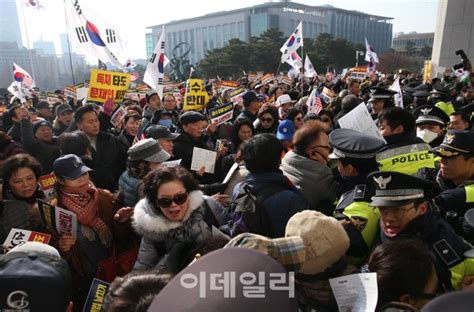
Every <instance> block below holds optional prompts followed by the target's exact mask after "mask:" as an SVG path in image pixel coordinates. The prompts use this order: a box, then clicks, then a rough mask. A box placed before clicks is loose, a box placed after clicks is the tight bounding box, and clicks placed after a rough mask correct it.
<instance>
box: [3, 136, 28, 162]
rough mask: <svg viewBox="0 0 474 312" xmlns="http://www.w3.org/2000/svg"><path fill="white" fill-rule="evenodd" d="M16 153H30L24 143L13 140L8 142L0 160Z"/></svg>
mask: <svg viewBox="0 0 474 312" xmlns="http://www.w3.org/2000/svg"><path fill="white" fill-rule="evenodd" d="M16 154H28V152H27V151H26V149H25V147H24V146H23V144H21V143H19V142H16V141H13V140H11V141H10V144H8V145H7V146H6V147H5V149H4V150H3V152H2V153H1V154H0V160H5V159H7V158H8V157H10V156H13V155H16Z"/></svg>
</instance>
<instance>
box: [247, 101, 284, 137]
mask: <svg viewBox="0 0 474 312" xmlns="http://www.w3.org/2000/svg"><path fill="white" fill-rule="evenodd" d="M278 124H279V119H278V110H277V109H276V108H275V107H273V106H271V105H267V106H266V107H265V108H263V109H261V110H260V112H259V113H258V119H257V120H255V122H254V123H253V125H254V126H255V131H256V133H257V134H259V133H273V134H275V133H276V131H277V129H278Z"/></svg>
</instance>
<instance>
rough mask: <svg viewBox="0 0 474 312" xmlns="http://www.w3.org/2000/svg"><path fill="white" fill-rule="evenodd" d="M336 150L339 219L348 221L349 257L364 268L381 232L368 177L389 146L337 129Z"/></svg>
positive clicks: (331, 137)
mask: <svg viewBox="0 0 474 312" xmlns="http://www.w3.org/2000/svg"><path fill="white" fill-rule="evenodd" d="M329 142H330V144H331V145H332V147H333V152H332V153H331V154H330V155H329V158H330V159H333V160H336V162H337V169H338V171H339V173H340V175H341V178H340V183H341V193H342V195H341V196H340V199H339V202H338V204H337V206H336V211H335V217H336V218H338V219H341V220H347V221H349V222H347V223H346V224H345V225H344V228H345V229H346V231H347V233H348V235H349V238H350V239H351V246H350V248H349V251H348V255H349V256H352V257H354V259H353V260H354V261H353V262H354V264H356V265H357V264H358V265H360V264H362V263H361V262H359V261H358V260H363V259H365V258H366V256H367V255H368V253H369V251H370V249H371V248H372V245H373V241H374V238H375V233H376V231H377V228H378V222H379V215H378V214H377V213H376V212H375V211H373V209H372V208H371V207H369V202H370V198H371V197H372V196H373V195H374V188H373V185H372V184H371V183H367V175H368V174H369V173H371V172H373V171H377V170H378V164H377V162H376V161H375V155H376V152H377V150H379V149H380V148H381V147H382V146H383V145H384V144H385V142H384V141H382V140H380V139H378V138H376V137H373V136H369V135H366V134H363V133H360V132H358V131H355V130H350V129H336V130H334V131H332V132H331V133H330V134H329Z"/></svg>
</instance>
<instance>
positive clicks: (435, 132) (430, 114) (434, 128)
mask: <svg viewBox="0 0 474 312" xmlns="http://www.w3.org/2000/svg"><path fill="white" fill-rule="evenodd" d="M413 114H414V115H415V116H416V136H417V137H419V138H420V139H422V140H423V141H424V142H425V143H428V144H429V145H430V146H431V147H436V146H438V145H440V144H441V142H443V139H444V129H445V127H446V124H447V123H448V122H449V116H448V115H446V114H445V113H444V111H442V110H441V109H440V108H438V107H436V106H430V105H423V106H419V107H417V108H416V109H415V110H414V111H413Z"/></svg>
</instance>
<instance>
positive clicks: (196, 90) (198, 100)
mask: <svg viewBox="0 0 474 312" xmlns="http://www.w3.org/2000/svg"><path fill="white" fill-rule="evenodd" d="M208 102H209V94H207V92H206V90H205V89H204V84H203V82H202V80H201V79H188V81H187V82H186V95H185V96H184V105H183V110H185V111H186V110H203V109H204V108H205V107H206V104H207V103H208Z"/></svg>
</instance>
